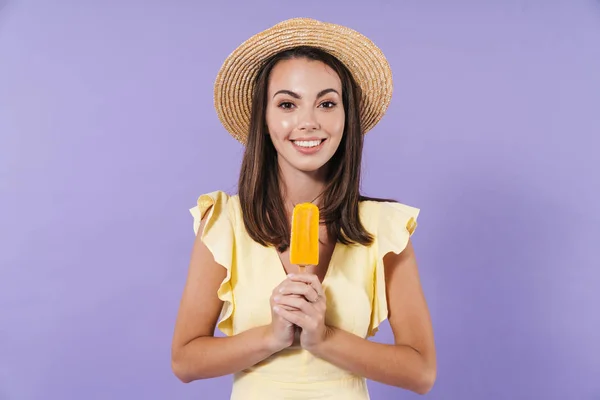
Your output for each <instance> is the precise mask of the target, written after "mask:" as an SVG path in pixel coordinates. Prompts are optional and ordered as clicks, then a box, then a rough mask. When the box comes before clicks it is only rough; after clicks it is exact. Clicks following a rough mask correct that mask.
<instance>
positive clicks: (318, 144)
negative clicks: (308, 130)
mask: <svg viewBox="0 0 600 400" xmlns="http://www.w3.org/2000/svg"><path fill="white" fill-rule="evenodd" d="M325 141H326V139H319V138H308V139H298V140H291V142H292V145H293V146H294V148H295V149H296V150H297V151H299V152H300V153H302V154H314V153H316V152H318V151H319V150H321V148H323V143H325Z"/></svg>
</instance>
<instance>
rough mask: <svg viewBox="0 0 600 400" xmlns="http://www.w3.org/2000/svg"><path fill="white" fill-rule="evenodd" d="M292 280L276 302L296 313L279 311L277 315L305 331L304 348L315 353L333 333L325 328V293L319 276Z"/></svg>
mask: <svg viewBox="0 0 600 400" xmlns="http://www.w3.org/2000/svg"><path fill="white" fill-rule="evenodd" d="M288 277H289V278H288V279H289V280H290V283H289V284H288V285H283V286H282V287H281V296H278V297H277V298H275V302H276V303H278V304H282V305H286V306H288V307H292V308H293V310H289V309H288V310H286V309H283V308H278V309H277V310H276V311H275V312H276V313H278V314H279V315H280V316H281V317H283V318H285V319H286V320H288V321H289V322H291V323H293V324H295V325H297V326H299V327H300V328H302V332H301V334H300V344H301V345H302V347H303V348H304V349H306V350H308V351H311V349H314V348H316V347H317V346H318V345H319V344H321V343H322V342H323V341H324V340H325V338H326V337H327V333H328V330H329V328H328V327H327V326H326V325H325V311H326V308H327V302H326V299H325V292H324V290H323V287H322V286H321V282H320V281H319V278H318V277H317V276H316V275H313V274H290V275H289V276H288Z"/></svg>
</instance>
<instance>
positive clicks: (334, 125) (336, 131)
mask: <svg viewBox="0 0 600 400" xmlns="http://www.w3.org/2000/svg"><path fill="white" fill-rule="evenodd" d="M328 117H329V118H327V120H326V121H324V123H325V124H326V125H327V128H326V130H327V132H328V133H329V134H330V135H332V136H342V134H343V133H344V113H339V114H338V113H336V114H331V115H329V116H328Z"/></svg>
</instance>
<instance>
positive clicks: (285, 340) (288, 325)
mask: <svg viewBox="0 0 600 400" xmlns="http://www.w3.org/2000/svg"><path fill="white" fill-rule="evenodd" d="M289 283H290V281H289V279H286V280H284V281H283V282H281V283H280V284H279V285H277V286H276V287H275V289H273V292H272V293H271V298H270V303H271V324H270V325H269V326H268V336H269V338H268V340H269V341H270V344H269V347H270V349H271V350H272V351H273V353H276V352H278V351H281V350H283V349H285V348H286V347H289V346H291V345H292V343H293V342H294V333H295V327H294V324H293V323H292V322H290V321H288V320H286V319H285V318H283V317H281V316H280V315H279V314H278V313H277V312H275V309H276V308H281V309H285V310H288V309H289V310H291V309H292V308H290V307H288V306H286V305H280V304H277V302H276V301H275V299H276V298H278V297H281V293H282V292H283V288H285V287H286V286H287V285H289Z"/></svg>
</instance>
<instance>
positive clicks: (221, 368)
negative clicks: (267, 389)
mask: <svg viewBox="0 0 600 400" xmlns="http://www.w3.org/2000/svg"><path fill="white" fill-rule="evenodd" d="M277 350H278V349H275V348H274V347H273V345H272V341H271V339H269V335H268V326H264V327H257V328H253V329H250V330H248V331H245V332H242V333H240V334H238V335H234V336H230V337H212V336H208V337H199V338H196V339H194V340H192V341H191V342H189V343H188V344H186V345H185V346H183V347H182V348H181V349H180V350H179V351H177V353H176V354H174V355H173V361H172V362H173V371H174V372H175V375H177V377H178V378H179V379H181V380H182V381H183V382H186V383H187V382H192V381H195V380H198V379H207V378H214V377H218V376H224V375H229V374H232V373H235V372H238V371H241V370H243V369H245V368H248V367H251V366H253V365H255V364H257V363H258V362H260V361H262V360H264V359H265V358H267V357H269V356H271V355H272V354H273V353H275V352H276V351H277Z"/></svg>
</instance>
